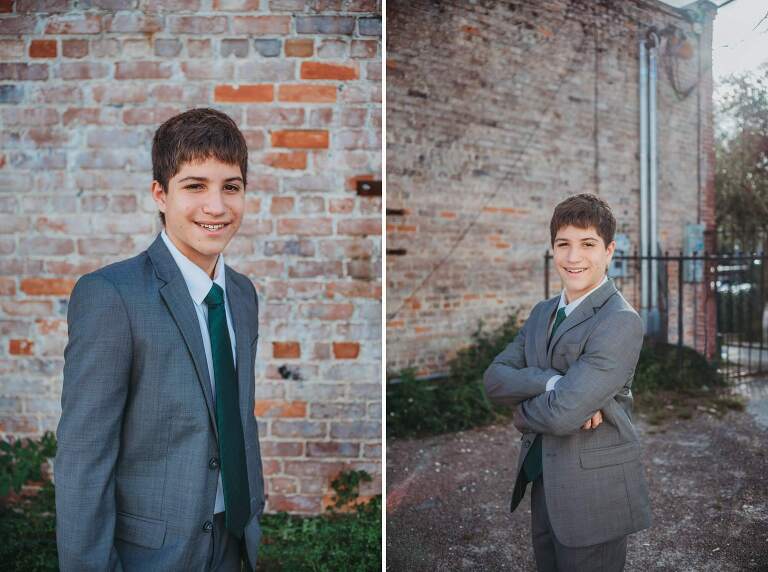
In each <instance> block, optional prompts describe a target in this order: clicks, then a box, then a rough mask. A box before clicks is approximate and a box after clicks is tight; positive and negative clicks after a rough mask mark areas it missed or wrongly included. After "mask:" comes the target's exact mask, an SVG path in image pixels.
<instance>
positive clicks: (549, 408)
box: [516, 310, 643, 435]
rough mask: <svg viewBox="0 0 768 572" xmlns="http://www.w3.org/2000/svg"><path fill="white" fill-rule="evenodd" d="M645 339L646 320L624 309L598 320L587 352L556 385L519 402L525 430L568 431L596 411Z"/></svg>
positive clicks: (627, 375)
mask: <svg viewBox="0 0 768 572" xmlns="http://www.w3.org/2000/svg"><path fill="white" fill-rule="evenodd" d="M642 345H643V321H642V319H641V318H640V316H638V315H637V314H636V313H635V312H632V311H630V310H621V311H618V312H615V313H613V314H612V315H611V316H610V317H608V318H607V319H606V320H605V322H604V323H602V324H599V325H598V326H597V328H596V329H595V330H594V332H593V333H592V335H591V336H590V337H589V339H588V340H587V343H586V345H585V346H584V353H583V354H582V355H581V356H579V359H578V360H576V362H575V363H574V364H573V365H572V366H571V367H570V368H569V369H568V371H567V372H566V373H565V375H564V376H563V377H562V379H560V380H558V382H557V384H556V386H555V388H554V389H553V390H552V391H548V392H546V393H545V394H542V395H539V396H537V397H534V398H532V399H528V400H526V401H524V402H523V403H521V404H520V405H519V406H518V408H517V414H518V415H517V416H516V417H517V420H518V421H519V422H520V424H521V426H522V427H518V428H519V429H520V430H521V431H532V432H535V433H546V434H550V435H569V434H572V433H575V432H577V431H579V430H580V429H581V426H582V425H583V424H584V422H585V421H586V420H587V419H589V417H590V416H591V415H592V414H593V413H595V411H597V410H599V409H602V408H603V407H605V406H607V404H608V402H609V401H610V400H611V399H613V397H614V396H615V395H616V394H617V393H619V391H621V389H622V387H623V386H624V385H625V384H626V383H627V381H629V380H630V379H631V377H632V375H633V374H634V371H635V367H636V366H637V360H638V358H639V356H640V349H641V348H642Z"/></svg>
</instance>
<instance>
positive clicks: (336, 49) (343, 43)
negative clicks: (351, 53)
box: [317, 38, 349, 59]
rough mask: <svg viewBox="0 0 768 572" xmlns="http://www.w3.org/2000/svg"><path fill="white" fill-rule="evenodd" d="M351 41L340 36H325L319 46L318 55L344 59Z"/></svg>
mask: <svg viewBox="0 0 768 572" xmlns="http://www.w3.org/2000/svg"><path fill="white" fill-rule="evenodd" d="M348 49H349V42H348V41H347V40H344V39H340V38H323V39H322V40H320V43H319V45H318V46H317V55H318V57H320V58H324V59H342V58H346V57H347V55H348Z"/></svg>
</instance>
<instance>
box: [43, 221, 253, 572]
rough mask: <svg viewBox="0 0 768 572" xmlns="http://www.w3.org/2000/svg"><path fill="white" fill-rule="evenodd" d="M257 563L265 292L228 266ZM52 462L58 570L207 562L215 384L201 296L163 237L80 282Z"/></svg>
mask: <svg viewBox="0 0 768 572" xmlns="http://www.w3.org/2000/svg"><path fill="white" fill-rule="evenodd" d="M226 283H227V298H228V301H229V304H230V310H231V315H232V320H233V322H234V323H233V327H234V330H235V340H236V351H237V359H236V368H237V376H238V384H239V396H240V415H241V419H242V425H243V432H244V436H245V446H246V450H245V454H246V462H247V468H248V480H249V487H250V510H251V518H250V520H249V522H248V524H247V525H246V529H245V542H246V546H247V550H248V555H249V559H250V560H251V565H252V566H254V567H255V563H256V557H257V552H258V546H259V541H260V537H261V528H260V526H259V518H260V516H261V513H262V511H263V508H264V484H263V476H262V466H261V453H260V450H259V438H258V429H257V424H256V419H255V418H254V413H253V406H254V358H255V355H256V341H257V339H258V300H257V296H256V290H255V289H254V287H253V284H252V283H251V281H250V280H249V279H248V278H247V277H246V276H244V275H242V274H238V273H237V272H235V271H234V270H232V269H231V268H229V267H227V268H226ZM67 319H68V323H69V342H68V344H67V347H66V350H65V354H64V358H65V364H64V388H63V392H62V397H61V402H62V415H61V421H60V423H59V427H58V431H57V437H58V451H57V454H56V459H55V463H54V471H55V481H56V538H57V543H58V551H59V565H60V567H61V570H64V571H70V570H71V571H73V572H74V571H76V572H83V571H86V570H99V571H104V570H125V571H128V570H137V571H142V572H145V571H151V570H163V571H171V570H185V571H186V570H205V569H206V567H207V561H208V557H209V551H210V549H211V541H212V539H211V536H212V535H211V533H210V532H209V531H208V530H206V529H207V528H208V526H206V523H208V522H209V521H212V520H213V509H214V503H215V501H216V486H217V482H218V474H219V467H218V456H219V453H218V444H217V443H218V440H217V430H216V423H215V417H214V406H213V396H212V392H211V383H210V380H209V376H208V368H207V365H206V358H205V350H204V348H203V340H202V337H201V334H200V327H199V325H198V319H197V315H196V313H195V308H194V302H193V301H192V298H191V297H190V295H189V291H188V290H187V285H186V283H185V282H184V278H183V276H182V274H181V271H180V270H179V268H178V267H177V266H176V263H175V262H174V260H173V258H172V256H171V253H170V252H169V251H168V249H167V247H166V246H165V244H164V243H163V241H162V239H161V238H160V236H158V237H157V239H156V240H155V241H154V243H153V244H152V245H151V246H150V247H149V249H147V250H146V251H145V252H142V253H141V254H139V255H138V256H136V257H134V258H131V259H129V260H125V261H122V262H118V263H116V264H112V265H110V266H106V267H104V268H101V269H100V270H98V271H96V272H93V273H91V274H87V275H85V276H83V277H82V278H80V280H78V282H77V284H76V286H75V288H74V290H73V292H72V296H71V298H70V301H69V311H68V315H67Z"/></svg>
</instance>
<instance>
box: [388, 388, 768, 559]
mask: <svg viewBox="0 0 768 572" xmlns="http://www.w3.org/2000/svg"><path fill="white" fill-rule="evenodd" d="M751 391H755V392H758V393H759V391H758V387H757V386H754V387H753V388H752V390H751ZM755 411H758V412H759V411H762V409H761V408H760V407H758V408H757V409H756V410H755ZM755 411H752V413H754V414H757V413H755ZM638 430H639V432H640V434H641V440H642V442H643V445H644V453H643V454H644V466H645V469H646V476H647V478H648V482H649V486H650V489H651V502H652V504H653V514H654V526H653V527H652V528H651V529H649V530H646V531H642V532H640V533H637V534H634V535H632V536H630V540H629V543H628V553H627V566H626V569H625V570H626V571H627V572H632V571H642V572H648V571H650V570H654V571H656V570H661V571H670V572H672V571H674V572H686V571H690V572H728V571H737V570H739V571H741V570H755V571H758V570H760V571H765V570H768V446H767V445H768V429H766V426H765V425H762V426H761V424H759V423H757V422H756V421H755V419H754V418H753V415H752V414H751V413H750V410H749V409H748V412H730V413H728V414H727V415H726V416H724V417H723V418H722V419H718V418H717V417H715V416H713V415H710V414H709V413H706V412H697V414H696V415H695V416H694V417H693V418H692V419H688V420H674V421H669V422H667V423H666V424H665V425H663V426H661V427H652V426H650V425H648V424H647V423H645V422H644V421H643V420H642V419H640V420H638ZM519 439H520V433H519V432H518V431H517V430H516V429H515V428H514V427H513V426H512V425H511V424H505V425H494V426H490V427H486V428H482V429H476V430H472V431H465V432H461V433H454V434H450V435H441V436H439V437H433V438H428V439H423V440H398V441H394V440H391V441H389V442H388V443H387V489H388V490H387V495H388V496H387V570H391V571H393V572H399V571H403V572H406V571H407V572H415V571H420V570H425V571H426V570H429V571H432V570H439V571H443V570H478V571H485V570H489V571H495V570H511V571H518V570H520V571H533V570H535V566H534V563H533V552H532V549H531V534H530V500H529V498H528V494H529V493H528V494H526V498H525V499H523V501H522V503H521V505H520V507H519V508H518V510H517V511H516V512H515V513H514V514H510V512H509V501H510V497H511V491H512V486H513V469H514V466H515V462H516V459H517V454H518V451H519V443H520V441H519ZM529 490H530V489H529Z"/></svg>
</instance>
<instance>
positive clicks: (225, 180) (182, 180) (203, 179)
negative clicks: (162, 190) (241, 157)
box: [179, 176, 243, 183]
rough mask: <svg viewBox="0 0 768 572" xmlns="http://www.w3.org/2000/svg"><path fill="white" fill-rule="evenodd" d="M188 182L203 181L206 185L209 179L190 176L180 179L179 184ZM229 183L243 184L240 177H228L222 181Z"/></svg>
mask: <svg viewBox="0 0 768 572" xmlns="http://www.w3.org/2000/svg"><path fill="white" fill-rule="evenodd" d="M188 180H192V181H203V182H205V183H207V182H208V181H209V180H210V179H208V177H192V176H190V177H184V178H183V179H181V180H180V181H179V183H183V182H184V181H188ZM229 181H240V182H241V183H242V182H243V178H242V177H229V178H228V179H224V182H225V183H227V182H229Z"/></svg>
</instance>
